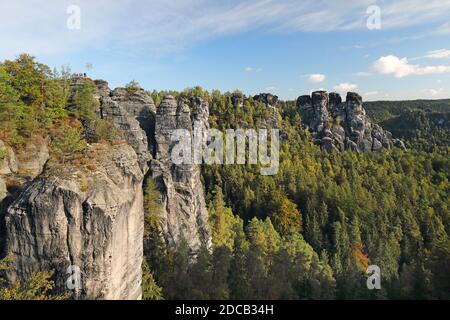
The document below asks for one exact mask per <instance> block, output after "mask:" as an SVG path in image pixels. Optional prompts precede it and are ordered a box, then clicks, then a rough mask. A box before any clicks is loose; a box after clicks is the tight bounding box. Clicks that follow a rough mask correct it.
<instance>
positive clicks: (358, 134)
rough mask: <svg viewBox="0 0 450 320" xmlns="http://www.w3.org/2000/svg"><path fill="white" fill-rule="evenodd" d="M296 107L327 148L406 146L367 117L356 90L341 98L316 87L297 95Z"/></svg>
mask: <svg viewBox="0 0 450 320" xmlns="http://www.w3.org/2000/svg"><path fill="white" fill-rule="evenodd" d="M297 107H298V110H299V112H300V114H301V116H302V119H303V123H304V124H305V125H306V126H307V127H308V128H309V129H310V130H311V131H312V133H313V137H314V139H315V142H316V143H317V144H318V145H320V146H322V147H323V148H324V149H325V150H327V151H333V150H335V151H344V150H352V151H357V152H360V151H379V150H382V149H391V148H392V147H394V146H396V147H400V148H403V149H404V148H405V146H404V144H403V142H402V141H400V140H398V139H393V138H392V134H391V133H390V132H389V131H386V130H383V129H382V128H381V127H380V126H378V125H376V124H373V123H372V122H371V121H370V120H369V118H368V117H367V115H366V111H365V110H364V108H363V103H362V98H361V96H360V95H358V94H357V93H354V92H349V93H348V94H347V99H346V101H345V102H342V98H341V97H340V95H339V94H337V93H330V94H328V93H327V92H325V91H316V92H313V93H312V96H301V97H299V98H298V99H297Z"/></svg>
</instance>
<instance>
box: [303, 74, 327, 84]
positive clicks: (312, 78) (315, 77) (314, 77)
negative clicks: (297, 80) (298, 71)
mask: <svg viewBox="0 0 450 320" xmlns="http://www.w3.org/2000/svg"><path fill="white" fill-rule="evenodd" d="M326 78H327V77H326V76H325V75H324V74H320V73H316V74H310V75H309V76H308V81H309V82H311V83H320V82H324V81H325V79H326Z"/></svg>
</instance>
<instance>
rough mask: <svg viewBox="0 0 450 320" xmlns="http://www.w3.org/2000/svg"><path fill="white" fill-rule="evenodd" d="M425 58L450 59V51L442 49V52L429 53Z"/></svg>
mask: <svg viewBox="0 0 450 320" xmlns="http://www.w3.org/2000/svg"><path fill="white" fill-rule="evenodd" d="M425 57H426V58H432V59H442V58H448V57H450V50H447V49H441V50H434V51H428V53H427V55H426V56H425Z"/></svg>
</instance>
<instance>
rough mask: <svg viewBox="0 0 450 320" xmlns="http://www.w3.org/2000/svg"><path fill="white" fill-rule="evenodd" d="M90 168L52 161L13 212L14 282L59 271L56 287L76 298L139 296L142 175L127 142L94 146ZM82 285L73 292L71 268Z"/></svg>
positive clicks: (9, 228) (10, 212)
mask: <svg viewBox="0 0 450 320" xmlns="http://www.w3.org/2000/svg"><path fill="white" fill-rule="evenodd" d="M88 158H89V161H90V163H89V165H88V167H87V168H89V169H87V168H86V167H80V166H74V165H68V164H65V165H64V166H62V165H58V164H54V163H50V164H48V165H47V167H46V169H45V171H44V173H43V174H42V175H41V176H39V177H38V178H37V179H35V180H34V181H33V182H32V183H31V184H30V185H29V186H28V187H26V189H25V190H24V192H22V193H21V195H20V196H19V198H18V199H17V200H15V201H14V202H13V203H12V205H11V206H10V207H9V208H8V210H7V214H6V230H7V232H6V234H7V239H6V247H7V251H8V252H10V253H12V255H13V258H14V263H15V264H14V268H13V269H12V270H10V271H8V273H7V277H8V279H9V281H11V282H14V281H15V280H24V279H27V278H28V277H29V276H30V275H31V273H32V272H34V271H44V270H55V277H56V289H57V292H59V293H69V294H70V295H72V297H73V298H77V299H138V298H140V296H141V286H140V285H141V277H142V272H141V263H142V256H143V248H142V246H143V244H142V237H143V229H144V213H143V196H142V182H143V177H144V176H143V173H142V171H141V169H140V168H139V165H138V159H137V156H136V153H135V152H134V151H133V149H132V148H131V147H130V146H128V145H125V144H123V145H118V146H115V147H105V146H102V145H92V146H90V147H89V152H88ZM70 266H77V267H79V268H80V271H81V288H80V289H75V290H73V291H70V290H67V288H66V280H67V279H68V277H69V276H70V274H67V273H66V271H67V268H68V267H70Z"/></svg>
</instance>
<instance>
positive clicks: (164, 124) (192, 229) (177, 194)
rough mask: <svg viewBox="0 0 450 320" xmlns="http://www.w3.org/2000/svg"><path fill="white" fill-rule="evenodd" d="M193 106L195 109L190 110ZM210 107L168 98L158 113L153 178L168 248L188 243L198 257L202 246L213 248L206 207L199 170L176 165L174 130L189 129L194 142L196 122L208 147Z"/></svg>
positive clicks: (189, 165)
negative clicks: (161, 208) (160, 203)
mask: <svg viewBox="0 0 450 320" xmlns="http://www.w3.org/2000/svg"><path fill="white" fill-rule="evenodd" d="M188 104H190V105H191V106H192V112H191V108H190V107H189V105H188ZM208 120H209V105H208V103H207V102H206V101H205V100H203V99H201V98H196V99H192V100H191V101H178V102H177V100H176V99H175V98H174V97H172V96H166V97H165V98H164V99H163V101H162V103H161V105H160V106H159V108H158V111H157V113H156V130H155V140H156V157H155V159H154V160H153V161H152V167H151V171H152V175H153V178H154V179H155V181H156V182H157V183H158V184H159V186H160V188H161V191H162V197H163V212H162V217H161V218H162V219H161V229H162V230H163V234H164V237H165V240H166V242H167V243H168V245H169V246H172V247H175V246H176V245H177V244H179V243H180V241H181V240H182V239H185V240H186V241H187V243H188V246H189V248H190V250H191V254H192V255H195V254H196V253H197V252H198V250H199V248H200V246H201V245H202V244H206V245H207V246H208V247H210V246H211V237H210V234H209V230H208V226H207V219H208V212H207V209H206V205H205V199H204V191H203V186H202V184H201V177H200V174H201V173H200V166H199V165H197V164H183V165H175V164H174V163H173V162H172V160H171V152H172V149H173V147H174V146H175V144H177V143H178V142H177V141H174V142H172V141H171V134H172V132H173V130H175V129H186V130H187V132H189V135H190V136H191V139H192V141H194V139H193V133H194V122H196V123H197V124H198V125H199V126H200V127H202V130H203V132H204V135H203V136H202V137H201V139H200V140H199V144H200V145H204V144H205V143H206V135H205V133H206V132H205V130H206V129H207V128H208V127H209V124H208Z"/></svg>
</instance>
